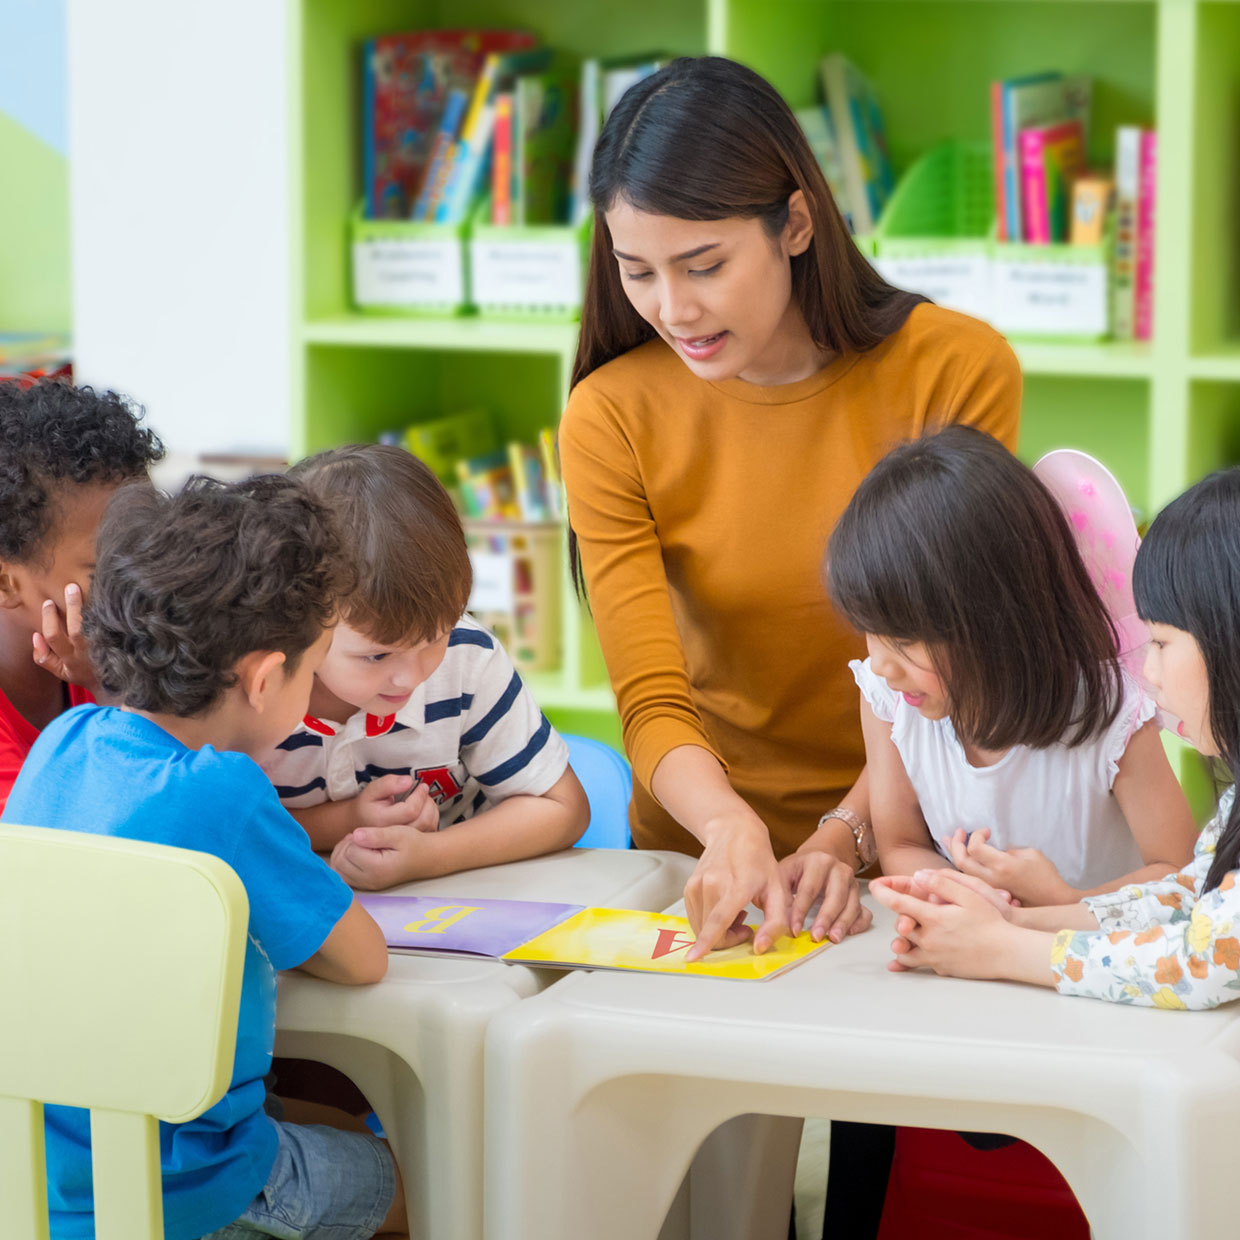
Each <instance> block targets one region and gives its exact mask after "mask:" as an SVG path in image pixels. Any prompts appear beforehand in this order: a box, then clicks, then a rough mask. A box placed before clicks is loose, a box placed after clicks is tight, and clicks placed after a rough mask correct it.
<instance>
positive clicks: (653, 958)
mask: <svg viewBox="0 0 1240 1240" xmlns="http://www.w3.org/2000/svg"><path fill="white" fill-rule="evenodd" d="M692 945H693V932H692V930H690V928H689V919H688V918H687V917H669V916H667V915H666V914H664V913H641V912H635V911H633V910H630V909H615V908H587V909H583V910H582V911H581V912H580V913H576V914H574V915H573V916H572V917H570V918H568V919H567V920H566V921H563V922H561V923H560V924H559V925H558V926H553V927H552V928H551V929H550V930H545V931H543V933H542V934H539V935H536V936H535V937H534V938H532V939H530V940H529V942H527V943H523V944H522V945H521V946H520V947H517V948H514V949H513V950H512V951H510V952H506V953H505V954H504V957H503V958H504V959H505V960H510V961H514V962H519V963H521V964H547V965H575V966H578V967H580V968H585V969H638V970H640V971H642V972H645V973H681V974H687V975H691V976H694V977H722V978H730V979H732V980H734V981H749V982H754V981H762V980H764V979H765V978H768V977H770V976H771V975H772V974H773V973H778V972H779V971H780V970H781V969H787V968H789V967H791V966H792V965H794V964H799V963H800V962H801V961H802V960H804V959H805V958H806V957H807V956H810V955H812V954H813V953H814V952H817V951H820V950H821V949H822V948H824V947H829V946H830V943H829V942H827V941H825V940H824V941H823V942H821V943H815V942H814V941H813V939H812V938H810V936H809V933H808V932H802V933H801V934H799V935H797V937H796V938H795V939H793V938H787V937H785V938H782V939H779V940H778V941H777V942H776V943H775V945H774V946H773V947H771V948H770V949H769V950H767V951H765V952H763V954H762V955H761V956H756V955H754V952H753V948H752V947H751V946H750V945H749V944H748V943H742V944H741V945H740V946H739V947H729V948H727V949H726V950H724V951H717V952H711V953H710V955H709V956H708V957H707V958H706V959H705V960H701V961H698V962H696V963H694V964H688V963H686V961H685V953H686V952H687V951H688V950H689V948H690V947H691V946H692Z"/></svg>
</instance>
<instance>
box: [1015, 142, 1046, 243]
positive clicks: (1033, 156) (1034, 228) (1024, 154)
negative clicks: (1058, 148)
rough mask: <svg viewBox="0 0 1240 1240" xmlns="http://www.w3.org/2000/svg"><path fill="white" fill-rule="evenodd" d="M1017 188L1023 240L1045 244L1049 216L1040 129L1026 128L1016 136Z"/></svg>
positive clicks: (1044, 159)
mask: <svg viewBox="0 0 1240 1240" xmlns="http://www.w3.org/2000/svg"><path fill="white" fill-rule="evenodd" d="M1020 187H1021V204H1022V207H1023V211H1024V226H1025V235H1024V240H1025V241H1028V242H1030V243H1031V244H1033V245H1049V244H1050V239H1051V232H1050V215H1049V212H1048V209H1047V202H1046V142H1045V136H1044V135H1043V134H1042V132H1041V131H1040V130H1037V129H1026V130H1023V131H1022V132H1021V135H1020Z"/></svg>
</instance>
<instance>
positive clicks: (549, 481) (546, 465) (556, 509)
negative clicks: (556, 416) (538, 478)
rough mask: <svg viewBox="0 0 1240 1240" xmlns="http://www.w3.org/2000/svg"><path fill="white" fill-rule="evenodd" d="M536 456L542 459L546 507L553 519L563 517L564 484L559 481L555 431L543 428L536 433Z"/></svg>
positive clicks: (558, 457) (558, 460)
mask: <svg viewBox="0 0 1240 1240" xmlns="http://www.w3.org/2000/svg"><path fill="white" fill-rule="evenodd" d="M538 455H539V456H540V457H541V458H542V467H543V485H544V487H545V488H546V492H547V507H548V508H549V509H550V510H551V515H552V516H553V517H557V518H559V517H563V516H564V511H565V504H564V484H563V482H562V481H561V480H560V455H559V452H558V451H557V449H556V443H555V431H554V430H552V429H551V428H550V427H549V426H544V427H543V428H542V430H540V431H539V432H538Z"/></svg>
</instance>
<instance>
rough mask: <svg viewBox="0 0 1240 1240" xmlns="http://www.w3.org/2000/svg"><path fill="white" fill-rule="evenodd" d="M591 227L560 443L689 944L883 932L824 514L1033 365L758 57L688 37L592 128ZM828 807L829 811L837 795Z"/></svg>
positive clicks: (572, 509) (997, 399)
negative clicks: (860, 178)
mask: <svg viewBox="0 0 1240 1240" xmlns="http://www.w3.org/2000/svg"><path fill="white" fill-rule="evenodd" d="M590 195H591V198H592V200H593V203H594V212H595V219H594V240H593V248H592V250H591V254H590V268H589V276H588V279H587V283H586V292H585V298H584V304H583V306H582V312H581V334H580V338H579V342H578V347H577V357H576V363H575V366H574V369H573V376H572V392H571V395H570V398H569V402H568V408H567V409H566V411H565V413H564V417H563V420H562V421H561V424H560V432H559V448H560V456H561V462H562V467H563V475H564V483H565V487H566V491H567V496H568V515H569V523H570V527H571V533H570V557H571V564H572V569H573V576H574V581H575V582H578V583H580V581H581V578H582V576H584V584H585V588H586V592H587V595H588V598H589V602H590V606H591V610H592V613H593V617H594V622H595V625H596V627H597V630H598V635H599V641H600V643H601V645H602V650H603V655H604V658H605V660H606V663H607V669H608V673H609V675H610V678H611V683H612V687H613V688H614V690H615V693H616V699H617V702H618V704H619V709H620V716H621V720H622V724H623V729H624V746H625V749H626V751H627V753H628V756H629V759H630V761H631V763H632V765H633V774H634V785H633V801H632V803H631V805H630V808H629V820H630V825H631V830H632V835H633V840H634V842H635V843H636V845H637V846H638V847H640V848H670V849H675V850H678V851H680V852H686V853H690V854H693V855H698V854H700V857H701V859H700V861H699V863H698V865H697V868H696V869H695V871H694V874H693V876H692V877H691V879H690V881H689V884H688V886H687V887H686V889H685V900H686V906H687V912H688V916H689V919H690V921H691V923H692V925H693V929H694V931H695V933H696V934H697V943H696V944H695V946H694V948H693V950H692V952H691V953H690V955H691V957H694V958H696V957H700V956H701V955H704V954H705V953H706V952H707V951H708V950H709V949H711V948H713V947H720V946H728V945H731V944H734V943H737V942H741V941H743V940H744V939H745V938H746V937H747V936H748V931H747V930H746V929H745V928H744V926H743V924H742V922H743V910H744V908H745V906H746V905H747V904H748V903H750V902H751V901H753V902H754V903H756V904H757V905H758V906H759V907H760V908H761V909H762V910H763V914H764V919H763V922H762V925H761V926H760V927H759V929H758V932H757V934H756V935H755V939H754V950H755V951H762V950H765V949H766V948H767V947H769V946H770V944H771V943H773V942H774V941H775V939H776V938H777V937H778V936H779V935H780V934H782V933H784V932H785V930H786V928H787V927H788V926H789V925H791V928H792V929H793V931H794V932H796V931H798V930H799V929H800V928H801V923H802V922H804V920H805V917H806V913H807V909H808V907H809V905H810V903H811V902H812V901H813V900H814V899H816V898H817V896H819V895H822V897H823V905H822V911H821V912H820V913H819V915H818V917H817V918H816V919H815V921H814V923H813V926H812V929H813V932H814V933H815V934H816V935H817V937H819V938H821V937H822V936H823V934H824V933H829V934H830V937H831V938H832V939H833V940H835V941H838V940H839V938H841V937H842V936H843V935H844V934H847V933H849V932H854V933H855V932H857V931H859V930H863V929H864V928H865V927H866V926H867V925H868V924H869V914H868V912H867V911H866V910H864V909H863V908H862V907H861V905H860V902H859V896H858V890H857V882H856V877H855V875H856V873H857V872H858V870H859V869H860V868H861V864H862V862H865V861H867V860H871V859H872V839H873V837H872V835H871V834H870V832H869V825H868V812H869V805H868V797H867V795H866V786H865V778H864V774H863V771H862V768H863V765H864V746H863V744H862V739H861V726H860V721H859V714H858V701H857V689H856V687H855V685H854V683H853V679H852V674H851V672H850V671H849V669H848V660H849V659H852V658H864V657H865V652H864V643H863V641H862V639H861V637H860V636H859V635H858V634H857V633H854V632H853V631H852V630H851V629H849V628H848V626H847V625H846V624H845V623H844V622H843V621H842V620H841V619H840V618H839V617H838V616H836V615H835V614H834V612H833V611H832V609H831V606H830V604H829V603H828V601H827V597H826V591H825V589H824V587H823V582H822V559H823V552H824V550H825V548H826V545H827V538H828V536H829V535H830V533H831V530H832V528H833V527H834V525H835V523H836V520H837V519H838V517H839V515H840V513H841V512H842V511H843V509H844V507H845V505H846V504H847V503H848V500H849V498H850V497H851V496H852V493H853V491H854V490H855V489H856V487H857V485H858V484H859V483H860V481H861V479H862V478H863V477H864V476H865V475H866V473H867V472H868V471H869V469H870V468H871V466H873V465H874V464H875V463H876V462H877V461H878V460H879V458H880V457H882V456H883V455H884V454H885V453H886V452H887V451H888V449H890V448H891V447H893V446H894V445H895V444H896V443H897V442H899V441H900V440H903V439H908V438H910V437H913V436H917V435H920V434H922V433H923V432H926V431H933V430H936V429H938V428H939V427H941V426H943V425H946V424H947V423H952V422H963V423H968V424H970V425H973V426H977V427H980V428H981V429H982V430H985V431H988V432H989V433H990V434H992V435H994V436H995V437H996V438H998V439H999V440H1000V441H1001V442H1003V443H1004V444H1005V445H1006V446H1007V447H1009V448H1014V447H1015V439H1016V427H1017V418H1018V411H1019V405H1020V386H1021V384H1020V369H1019V366H1018V364H1017V361H1016V358H1015V356H1014V355H1013V353H1012V350H1011V349H1010V348H1009V347H1008V345H1007V344H1006V343H1005V342H1004V340H1003V339H1002V337H1000V336H999V335H998V334H997V333H996V332H995V331H993V330H992V329H991V328H989V327H987V326H985V325H984V324H982V323H980V322H978V321H977V320H975V319H971V318H967V317H965V316H964V315H960V314H955V313H953V312H951V311H947V310H942V309H940V308H938V307H937V306H934V305H932V304H930V303H929V302H927V301H926V300H925V299H924V298H923V297H920V296H918V295H916V294H913V293H907V292H902V291H901V290H899V289H896V288H893V287H892V286H891V285H889V284H887V283H886V282H885V281H884V280H883V279H882V277H881V276H879V275H878V273H877V272H876V271H875V270H874V268H873V267H871V266H870V264H869V262H868V261H867V260H866V259H865V258H864V257H863V256H862V255H861V253H860V251H859V250H858V249H857V248H856V246H855V245H854V244H853V242H852V240H851V238H850V237H849V234H848V231H847V228H846V227H845V224H844V221H843V219H842V218H841V216H840V213H839V211H838V209H837V208H836V206H835V203H834V202H833V200H832V197H831V194H830V191H829V190H828V188H827V184H826V181H825V179H824V177H823V174H822V171H821V169H820V168H819V166H818V164H817V162H816V161H815V159H814V156H813V154H812V153H811V151H810V148H809V145H808V143H807V142H806V139H805V137H804V135H803V133H802V132H801V129H800V126H799V125H798V124H797V121H796V118H795V117H794V116H793V114H792V112H791V111H790V110H789V108H788V106H787V104H785V103H784V101H783V100H782V99H781V98H780V96H779V95H778V93H777V92H776V91H775V89H774V88H773V87H772V86H771V85H770V84H769V83H768V82H766V81H765V80H764V79H762V78H761V77H759V76H758V75H757V74H755V73H753V72H752V71H750V70H748V69H746V68H744V67H742V66H741V65H739V64H736V63H735V62H733V61H729V60H724V59H720V58H717V57H705V58H701V59H682V60H677V61H674V62H673V63H672V64H670V65H668V66H667V67H666V68H664V69H662V70H660V71H659V72H658V73H655V74H654V75H653V76H651V77H648V78H646V79H644V80H643V81H641V82H639V83H638V84H637V85H635V86H633V87H632V88H630V89H629V91H628V92H627V93H626V94H625V95H624V96H623V98H622V99H621V100H620V102H619V103H618V104H617V105H616V107H615V109H614V110H613V111H612V113H611V115H610V116H609V117H608V119H607V123H606V124H605V126H604V127H603V131H602V133H601V135H600V136H599V140H598V144H597V146H596V148H595V153H594V163H593V167H592V171H591V176H590ZM824 813H825V815H826V816H825V817H824Z"/></svg>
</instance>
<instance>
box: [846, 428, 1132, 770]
mask: <svg viewBox="0 0 1240 1240" xmlns="http://www.w3.org/2000/svg"><path fill="white" fill-rule="evenodd" d="M827 577H828V589H829V591H830V594H831V599H832V602H833V603H834V604H835V606H836V608H837V609H838V610H839V612H840V613H841V615H843V616H844V617H845V619H847V620H848V622H849V623H850V624H852V625H853V627H854V628H856V629H858V630H859V631H860V632H862V633H871V634H874V635H875V636H877V637H882V638H886V639H888V640H891V641H895V642H924V643H925V644H926V646H927V648H928V649H929V651H930V654H931V657H932V659H933V660H934V664H935V671H936V672H937V673H938V675H939V676H940V677H941V678H942V680H943V682H944V684H945V685H947V686H948V694H949V698H950V706H951V719H952V724H953V726H954V727H955V729H956V731H957V733H958V734H959V735H960V737H961V739H962V740H966V741H970V742H972V743H973V744H975V745H978V746H980V747H981V748H983V749H1007V748H1010V747H1011V746H1012V745H1029V746H1031V747H1033V748H1046V747H1047V746H1050V745H1054V744H1057V743H1060V742H1062V743H1064V744H1068V745H1078V744H1081V743H1082V742H1084V741H1086V740H1088V739H1089V738H1090V737H1092V736H1095V735H1097V734H1098V733H1099V732H1101V731H1102V730H1103V729H1104V728H1105V727H1106V726H1107V725H1108V724H1110V723H1111V722H1112V720H1114V719H1115V717H1116V715H1117V714H1118V712H1119V708H1120V703H1121V700H1122V689H1121V679H1120V669H1119V662H1118V659H1117V657H1116V638H1115V630H1114V627H1113V625H1112V623H1111V620H1110V618H1109V617H1108V615H1107V613H1106V609H1105V608H1104V607H1103V605H1102V600H1101V599H1100V598H1099V597H1098V594H1097V591H1096V590H1095V589H1094V587H1093V584H1092V583H1091V581H1090V580H1089V576H1088V574H1087V573H1086V571H1085V566H1084V565H1083V564H1082V562H1081V557H1080V553H1079V552H1078V551H1077V547H1076V543H1075V541H1074V539H1073V537H1072V533H1071V530H1070V529H1069V527H1068V522H1067V518H1066V517H1065V516H1064V514H1063V512H1062V510H1061V509H1060V507H1059V505H1058V503H1056V501H1055V499H1054V497H1053V496H1052V495H1051V493H1050V492H1049V491H1048V490H1047V489H1046V487H1044V486H1043V485H1042V483H1041V482H1040V481H1038V479H1037V478H1036V477H1035V476H1034V474H1033V472H1032V471H1031V470H1030V469H1028V468H1027V467H1026V466H1024V465H1022V464H1021V463H1020V461H1018V460H1017V459H1016V458H1015V457H1014V456H1013V455H1012V454H1011V453H1010V452H1009V451H1008V450H1007V449H1006V448H1004V447H1003V445H1002V444H1000V443H999V442H998V441H997V440H995V439H993V438H992V437H991V436H989V435H987V434H985V433H984V432H982V431H979V430H975V429H974V428H972V427H968V426H950V427H948V428H947V429H945V430H942V431H940V432H938V433H937V434H934V435H929V436H926V437H924V438H922V439H916V440H912V441H910V442H908V443H904V444H901V445H900V446H899V447H897V448H895V449H893V450H892V451H891V452H889V453H888V454H887V455H886V456H885V457H883V459H882V460H881V461H879V463H878V464H877V465H875V467H874V468H873V469H872V470H871V471H870V473H869V474H868V475H867V476H866V477H865V479H864V480H863V481H862V483H861V485H860V486H859V487H858V488H857V491H856V494H854V496H853V498H852V500H851V501H850V503H849V504H848V507H847V508H846V509H845V510H844V514H843V516H842V517H841V518H840V520H839V524H838V525H837V526H836V527H835V530H834V532H833V533H832V535H831V541H830V544H829V547H828V551H827Z"/></svg>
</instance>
